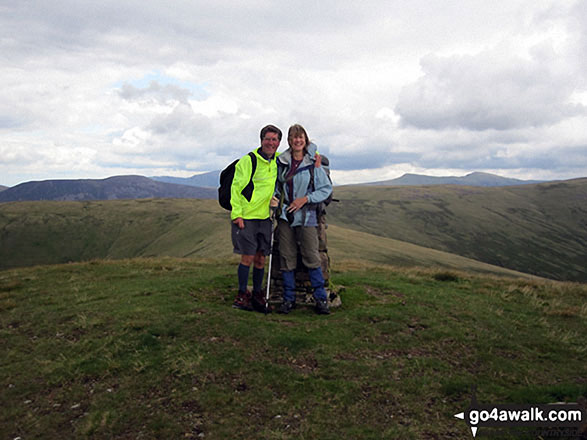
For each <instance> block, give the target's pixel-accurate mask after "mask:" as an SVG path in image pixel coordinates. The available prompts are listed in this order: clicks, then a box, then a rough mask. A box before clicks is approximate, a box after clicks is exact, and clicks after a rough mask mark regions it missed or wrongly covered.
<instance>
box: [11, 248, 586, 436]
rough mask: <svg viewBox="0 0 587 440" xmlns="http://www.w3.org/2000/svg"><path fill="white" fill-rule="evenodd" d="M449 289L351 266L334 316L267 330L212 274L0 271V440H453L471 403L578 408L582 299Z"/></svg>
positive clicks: (535, 291) (516, 282)
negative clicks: (562, 404) (460, 417)
mask: <svg viewBox="0 0 587 440" xmlns="http://www.w3.org/2000/svg"><path fill="white" fill-rule="evenodd" d="M445 274H446V272H444V273H443V272H434V271H420V270H413V269H409V270H408V269H405V270H398V269H396V268H392V267H389V266H385V265H380V264H377V265H373V264H368V263H366V262H363V264H362V266H359V265H355V267H354V268H353V267H352V265H347V266H345V267H344V270H335V273H334V276H335V278H336V279H337V281H338V282H340V283H342V284H344V285H345V286H347V288H346V290H345V291H344V292H343V293H342V295H343V302H342V306H340V307H339V308H337V309H336V310H334V311H333V313H332V314H331V315H329V316H318V315H316V314H315V313H314V312H313V311H312V309H311V308H306V307H302V306H300V307H298V308H297V309H296V310H295V311H294V312H292V313H291V314H289V315H279V314H270V315H266V316H263V315H262V314H259V313H254V312H244V311H241V310H236V309H233V308H232V307H231V303H232V300H233V298H234V287H235V281H236V280H235V274H234V265H233V264H231V263H229V262H225V261H222V260H218V259H215V260H212V259H208V260H199V259H174V258H141V259H132V260H118V261H104V260H95V261H91V262H87V263H74V264H64V265H50V266H39V267H32V268H18V269H9V270H4V271H1V272H0V335H1V337H2V344H0V359H2V362H0V388H1V389H2V392H1V393H0V407H1V408H2V411H0V438H2V439H16V438H21V439H29V438H30V439H33V438H35V439H62V438H75V439H93V440H101V439H104V440H106V439H108V440H109V439H201V438H204V439H209V440H225V439H234V440H245V439H246V440H248V439H267V440H298V439H308V440H335V439H336V440H338V439H357V440H363V439H364V440H367V439H381V438H384V439H402V440H403V439H412V440H417V439H449V438H450V439H453V438H454V439H456V438H458V439H466V438H472V437H471V430H470V429H469V427H468V426H467V425H466V423H465V422H464V421H462V420H458V419H456V418H455V417H454V414H457V413H459V412H462V411H465V410H466V409H467V408H468V406H469V405H470V403H471V392H472V388H473V387H476V397H477V399H478V401H479V403H482V404H504V403H511V404H524V405H530V404H544V403H552V402H568V403H573V402H577V401H580V400H581V399H583V402H584V401H585V399H586V398H587V385H586V383H585V377H586V375H587V371H586V365H587V346H586V344H585V334H586V332H587V307H586V305H585V304H586V302H587V286H586V285H583V284H577V283H561V282H555V281H545V280H523V279H519V278H518V279H511V278H504V277H499V278H497V277H490V276H472V275H470V274H458V275H457V274H453V276H451V277H446V276H444V275H445ZM528 429H529V432H527V433H526V435H520V432H519V431H515V432H512V433H510V435H505V434H503V431H502V432H500V436H499V438H503V439H536V438H543V437H540V435H538V433H537V431H536V428H528ZM490 434H492V432H489V431H488V428H481V429H480V432H479V436H480V437H484V436H485V435H490ZM565 438H568V437H565ZM577 438H578V437H577Z"/></svg>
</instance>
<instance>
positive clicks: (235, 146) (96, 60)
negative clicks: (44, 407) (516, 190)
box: [0, 0, 587, 186]
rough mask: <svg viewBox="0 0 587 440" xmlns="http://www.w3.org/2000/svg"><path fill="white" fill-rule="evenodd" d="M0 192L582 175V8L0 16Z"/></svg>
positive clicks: (392, 5)
mask: <svg viewBox="0 0 587 440" xmlns="http://www.w3.org/2000/svg"><path fill="white" fill-rule="evenodd" d="M0 83H1V84H2V87H1V88H0V185H5V186H14V185H17V184H19V183H22V182H27V181H31V180H47V179H81V178H93V179H100V178H106V177H109V176H114V175H126V174H138V175H143V176H164V175H167V176H177V177H190V176H192V175H194V174H199V173H202V172H206V171H213V170H219V169H222V168H224V167H225V166H226V165H227V164H228V163H230V162H231V161H232V160H234V159H236V158H238V157H240V156H242V155H244V154H246V153H247V152H248V151H250V150H252V149H254V148H256V147H258V146H259V144H260V140H259V132H260V130H261V128H262V127H263V126H265V125H267V124H275V125H277V126H278V127H280V128H281V129H282V130H283V132H284V139H283V140H282V142H281V146H280V148H279V151H284V150H285V149H286V148H287V146H288V145H287V139H286V137H287V129H288V128H289V126H291V125H292V124H294V123H299V124H302V125H303V126H304V127H305V128H306V129H307V131H308V134H309V136H310V138H311V140H312V141H313V142H315V143H316V144H317V145H318V148H319V151H320V152H321V153H322V154H325V155H327V156H328V158H329V160H330V163H331V169H332V170H331V176H332V178H333V180H334V181H335V183H337V184H346V183H359V182H371V181H377V180H385V179H392V178H396V177H399V176H401V175H403V174H404V173H417V174H427V175H434V176H448V175H457V176H463V175H466V174H468V173H470V172H473V171H481V172H489V173H494V174H499V175H502V176H505V177H514V178H520V179H540V180H555V179H569V178H575V177H585V176H587V1H585V0H493V1H490V2H489V1H486V0H466V1H465V0H460V1H456V0H412V1H409V2H407V1H405V0H402V1H399V0H363V1H361V2H357V1H355V0H321V1H319V2H317V1H316V0H311V1H310V0H308V1H306V0H288V1H269V0H247V1H246V2H244V1H237V0H214V1H208V0H206V1H204V0H192V1H188V0H173V1H169V0H165V1H164V0H116V1H112V0H101V1H99V2H96V1H86V0H19V1H11V0H0Z"/></svg>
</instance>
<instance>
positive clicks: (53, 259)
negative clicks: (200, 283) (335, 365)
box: [0, 199, 524, 276]
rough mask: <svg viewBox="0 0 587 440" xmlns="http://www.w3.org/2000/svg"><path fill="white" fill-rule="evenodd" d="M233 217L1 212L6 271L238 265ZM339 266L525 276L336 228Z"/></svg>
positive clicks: (163, 211) (100, 205) (175, 202)
mask: <svg viewBox="0 0 587 440" xmlns="http://www.w3.org/2000/svg"><path fill="white" fill-rule="evenodd" d="M229 231H230V226H229V216H228V213H227V212H226V211H224V210H223V209H222V208H220V207H219V206H218V203H217V202H216V201H215V200H191V199H148V200H111V201H92V202H53V201H51V202H47V201H45V202H18V203H7V204H0V268H8V267H17V266H30V265H34V264H55V263H67V262H77V261H87V260H92V259H120V258H133V257H156V256H171V257H199V258H206V257H216V258H231V257H232V255H233V254H232V244H231V242H230V232H229ZM328 239H329V254H330V255H331V257H332V259H333V261H334V262H335V263H334V264H336V262H340V261H344V260H356V261H361V260H362V261H365V262H373V263H383V264H388V265H396V266H424V267H440V268H449V269H461V270H469V271H472V272H478V273H493V274H502V275H514V276H524V275H523V274H520V273H515V272H514V271H511V270H507V269H504V268H501V267H496V266H491V265H489V264H486V263H481V262H477V261H473V260H470V259H468V258H464V257H459V256H457V255H453V254H449V253H446V252H441V251H436V250H432V249H426V248H423V247H421V246H417V245H414V244H410V243H404V242H400V241H397V240H393V239H389V238H382V237H378V236H374V235H370V234H368V233H364V232H360V231H354V230H350V229H345V228H341V227H339V226H336V225H331V226H330V227H329V230H328Z"/></svg>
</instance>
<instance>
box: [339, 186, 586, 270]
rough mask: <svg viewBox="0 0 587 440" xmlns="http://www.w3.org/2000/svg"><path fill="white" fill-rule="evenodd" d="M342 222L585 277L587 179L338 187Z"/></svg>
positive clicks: (502, 262)
mask: <svg viewBox="0 0 587 440" xmlns="http://www.w3.org/2000/svg"><path fill="white" fill-rule="evenodd" d="M335 196H336V198H338V199H340V200H341V202H340V203H333V204H331V205H330V206H329V207H328V216H329V222H330V223H332V224H335V225H337V226H341V227H345V228H349V229H354V230H357V231H363V232H367V233H370V234H374V235H378V236H382V237H388V238H393V239H396V240H401V241H404V242H409V243H414V244H417V245H420V246H424V247H427V248H432V249H438V250H442V251H445V252H449V253H453V254H458V255H462V256H465V257H468V258H472V259H474V260H479V261H483V262H486V263H489V264H493V265H497V266H501V267H508V268H510V269H514V270H517V271H520V272H526V273H532V274H536V275H539V276H543V277H547V278H552V279H558V280H573V281H580V282H586V281H587V265H586V264H585V262H586V261H587V179H575V180H568V181H562V182H550V183H543V184H536V185H524V186H511V187H501V188H479V187H463V186H449V185H446V186H421V187H366V186H346V187H337V188H336V195H335Z"/></svg>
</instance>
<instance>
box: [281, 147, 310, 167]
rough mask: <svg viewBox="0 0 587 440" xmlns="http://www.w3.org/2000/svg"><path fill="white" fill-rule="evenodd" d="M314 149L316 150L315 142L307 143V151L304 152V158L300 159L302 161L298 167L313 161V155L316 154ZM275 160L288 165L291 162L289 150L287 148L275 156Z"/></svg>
mask: <svg viewBox="0 0 587 440" xmlns="http://www.w3.org/2000/svg"><path fill="white" fill-rule="evenodd" d="M316 151H318V147H316V145H315V144H313V143H310V144H309V145H308V152H307V153H306V154H304V158H303V159H302V163H301V164H300V167H304V166H306V165H311V164H313V163H314V156H315V155H316ZM277 162H278V163H281V164H282V165H289V164H291V150H290V149H289V148H288V149H287V150H285V151H284V152H283V153H281V154H280V155H279V156H277Z"/></svg>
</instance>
